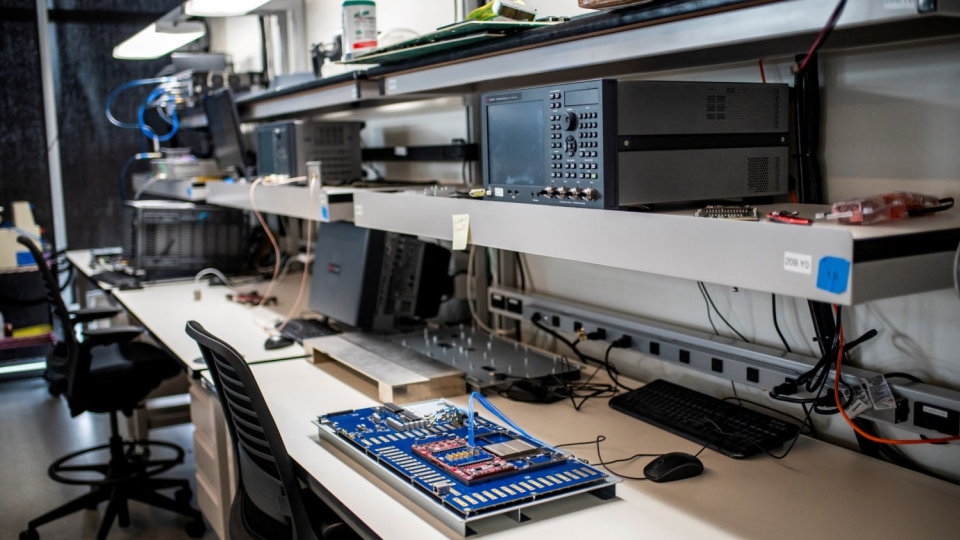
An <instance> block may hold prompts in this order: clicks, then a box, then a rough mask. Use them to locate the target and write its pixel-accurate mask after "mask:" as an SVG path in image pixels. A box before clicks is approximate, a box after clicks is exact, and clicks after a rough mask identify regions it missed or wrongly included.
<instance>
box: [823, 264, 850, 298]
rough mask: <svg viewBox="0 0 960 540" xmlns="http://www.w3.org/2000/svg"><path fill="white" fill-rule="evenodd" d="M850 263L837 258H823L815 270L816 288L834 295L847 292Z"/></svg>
mask: <svg viewBox="0 0 960 540" xmlns="http://www.w3.org/2000/svg"><path fill="white" fill-rule="evenodd" d="M849 280H850V261H848V260H846V259H841V258H839V257H823V258H821V259H820V264H819V265H818V270H817V288H818V289H822V290H824V291H827V292H832V293H834V294H842V293H845V292H847V282H848V281H849Z"/></svg>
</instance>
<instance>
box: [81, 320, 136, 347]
mask: <svg viewBox="0 0 960 540" xmlns="http://www.w3.org/2000/svg"><path fill="white" fill-rule="evenodd" d="M142 333H143V328H140V327H139V326H112V327H110V328H94V329H92V330H86V331H85V332H84V333H83V345H84V347H86V348H87V350H90V349H91V348H93V347H98V346H100V345H110V344H112V343H124V342H127V341H131V340H133V339H135V338H136V337H137V336H139V335H140V334H142Z"/></svg>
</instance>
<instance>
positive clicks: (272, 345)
mask: <svg viewBox="0 0 960 540" xmlns="http://www.w3.org/2000/svg"><path fill="white" fill-rule="evenodd" d="M294 343H296V342H295V341H293V340H292V339H290V338H288V337H285V336H282V335H280V334H274V335H272V336H270V337H268V338H267V340H266V341H264V342H263V348H264V349H266V350H268V351H272V350H274V349H282V348H284V347H289V346H291V345H293V344H294Z"/></svg>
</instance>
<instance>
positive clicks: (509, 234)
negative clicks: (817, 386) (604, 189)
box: [354, 192, 960, 305]
mask: <svg viewBox="0 0 960 540" xmlns="http://www.w3.org/2000/svg"><path fill="white" fill-rule="evenodd" d="M354 203H355V205H354V214H355V222H356V224H357V225H360V226H362V227H367V228H373V229H380V230H386V231H392V232H398V233H404V234H412V235H418V236H424V237H429V238H436V239H440V240H448V241H449V240H452V238H453V224H452V223H453V222H452V216H453V215H456V214H469V216H470V243H471V244H475V245H480V246H486V247H493V248H499V249H506V250H510V251H517V252H522V253H529V254H533V255H542V256H546V257H554V258H560V259H567V260H573V261H579V262H585V263H591V264H598V265H601V266H609V267H614V268H622V269H626V270H632V271H639V272H647V273H652V274H658V275H664V276H671V277H677V278H681V279H689V280H697V281H706V282H710V283H717V284H722V285H727V286H731V287H742V288H745V289H751V290H757V291H763V292H770V293H776V294H783V295H787V296H794V297H799V298H807V299H811V300H818V301H822V302H830V303H836V304H841V305H851V304H856V303H861V302H865V301H868V300H874V299H878V298H886V297H892V296H900V295H904V294H912V293H916V292H923V291H929V290H936V289H941V288H945V287H949V286H951V285H952V281H951V277H950V271H951V265H950V264H946V259H948V258H950V259H951V262H952V255H953V254H952V253H950V254H944V253H935V254H928V255H917V256H905V257H897V258H891V259H884V260H878V261H872V262H865V263H853V261H854V240H855V236H856V237H859V238H861V239H864V240H867V239H870V238H874V237H883V235H884V234H886V235H894V234H900V233H904V232H906V233H909V232H923V231H924V230H931V229H930V228H931V226H932V227H933V229H938V228H946V229H951V228H953V229H960V211H952V212H948V213H946V214H942V215H940V216H937V217H936V218H930V219H937V220H939V221H937V222H933V221H927V222H925V223H924V222H923V221H922V220H913V222H912V223H906V222H904V226H903V227H901V228H899V229H898V228H897V227H896V226H887V227H873V228H866V227H863V228H856V227H843V226H838V225H819V224H818V225H817V226H813V227H802V226H791V225H782V224H774V223H769V222H760V223H756V222H737V221H726V220H708V219H701V218H693V217H690V216H682V215H676V214H657V213H638V212H622V211H610V210H589V209H578V208H563V207H548V206H538V205H532V204H518V203H508V202H497V201H477V200H468V199H452V198H447V197H433V196H426V195H416V194H411V193H369V192H364V193H357V194H355V196H354ZM784 206H785V205H778V206H776V208H777V209H779V208H781V207H784ZM787 206H789V205H787ZM772 208H773V207H771V208H770V209H772ZM766 210H769V209H766V208H762V209H761V211H764V212H765V211H766ZM925 219H926V218H924V220H925ZM787 252H791V253H798V254H801V255H806V256H808V257H809V258H810V261H811V262H812V267H811V269H810V272H809V273H808V274H807V273H798V272H789V271H786V270H785V269H784V256H785V253H787ZM824 257H835V258H838V259H841V260H843V261H847V262H850V263H851V269H850V279H849V281H848V282H847V286H846V290H845V291H843V292H841V293H833V292H829V291H827V290H824V289H821V288H818V286H817V277H818V274H819V272H820V261H821V260H822V259H823V258H824ZM861 282H862V283H863V284H862V285H861ZM585 286H587V285H585Z"/></svg>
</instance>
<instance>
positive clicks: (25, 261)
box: [17, 251, 37, 266]
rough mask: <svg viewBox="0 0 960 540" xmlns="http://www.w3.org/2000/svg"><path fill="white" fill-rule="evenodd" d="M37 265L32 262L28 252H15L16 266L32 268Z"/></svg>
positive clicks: (31, 256)
mask: <svg viewBox="0 0 960 540" xmlns="http://www.w3.org/2000/svg"><path fill="white" fill-rule="evenodd" d="M34 264H37V263H36V262H34V260H33V255H31V254H30V252H29V251H18V252H17V266H32V265H34Z"/></svg>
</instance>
